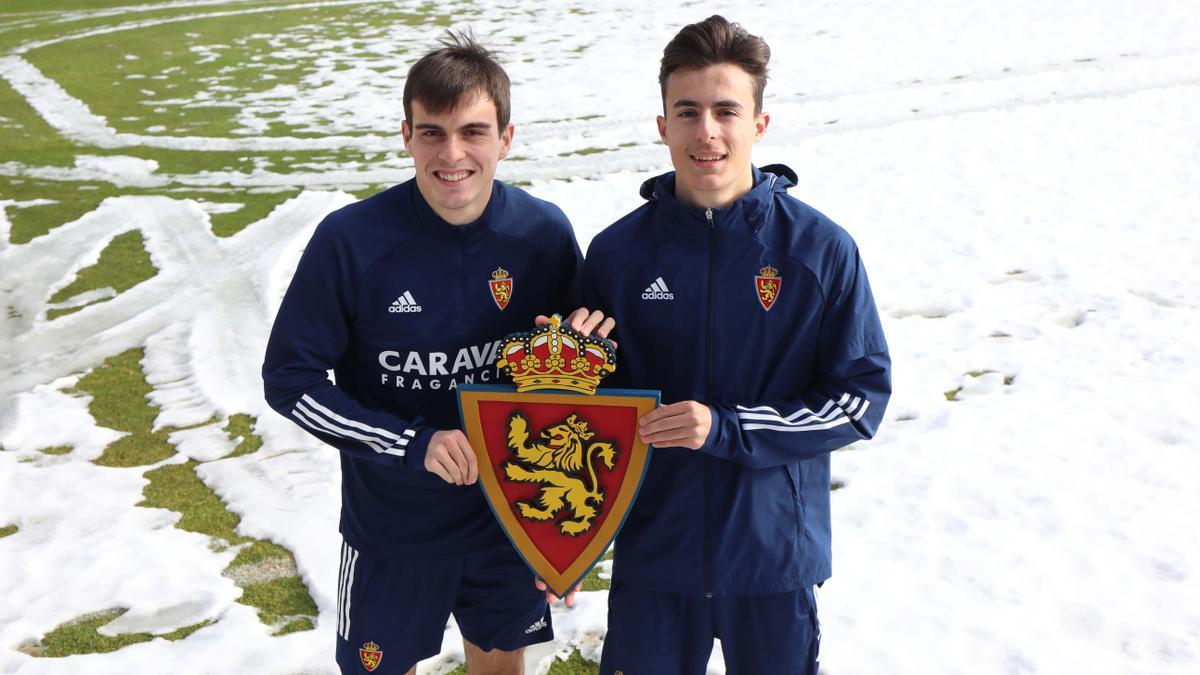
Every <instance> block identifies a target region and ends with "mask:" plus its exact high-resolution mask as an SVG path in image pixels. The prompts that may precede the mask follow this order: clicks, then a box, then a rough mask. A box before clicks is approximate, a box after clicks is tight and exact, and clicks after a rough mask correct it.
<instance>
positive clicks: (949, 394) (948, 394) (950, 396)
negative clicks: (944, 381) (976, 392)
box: [942, 387, 962, 401]
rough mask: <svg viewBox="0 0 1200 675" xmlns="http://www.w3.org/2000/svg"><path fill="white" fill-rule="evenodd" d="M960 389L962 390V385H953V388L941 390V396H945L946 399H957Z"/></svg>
mask: <svg viewBox="0 0 1200 675" xmlns="http://www.w3.org/2000/svg"><path fill="white" fill-rule="evenodd" d="M960 391H962V387H955V388H953V389H951V390H950V391H944V392H942V396H945V397H946V400H947V401H957V400H958V392H960Z"/></svg>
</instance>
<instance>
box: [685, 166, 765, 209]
mask: <svg viewBox="0 0 1200 675" xmlns="http://www.w3.org/2000/svg"><path fill="white" fill-rule="evenodd" d="M744 175H745V179H744V180H739V181H738V182H737V183H734V184H733V185H728V186H726V187H725V188H723V189H721V190H696V189H693V188H692V187H690V186H687V185H683V184H682V183H680V182H679V180H678V176H679V174H678V173H676V174H675V176H676V180H675V197H676V198H677V199H679V201H681V202H683V203H684V204H686V205H687V206H690V207H692V208H699V209H727V208H729V207H730V206H732V205H733V203H734V202H736V201H737V200H739V199H741V198H742V197H743V196H745V194H746V193H747V192H749V191H750V189H751V188H753V187H754V176H753V175H752V174H751V172H750V169H749V168H748V167H747V169H746V171H745V174H744Z"/></svg>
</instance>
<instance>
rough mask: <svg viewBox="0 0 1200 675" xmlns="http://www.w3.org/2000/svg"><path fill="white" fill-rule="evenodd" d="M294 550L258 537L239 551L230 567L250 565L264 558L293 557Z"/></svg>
mask: <svg viewBox="0 0 1200 675" xmlns="http://www.w3.org/2000/svg"><path fill="white" fill-rule="evenodd" d="M291 557H292V552H291V551H289V550H287V549H286V548H284V547H282V546H280V545H279V544H276V543H275V542H272V541H267V540H266V539H256V540H254V541H253V542H251V543H250V544H249V545H248V546H246V547H245V548H243V549H242V550H240V551H238V554H237V556H236V557H235V558H234V559H233V562H231V563H229V567H230V568H234V567H241V566H242V565H250V564H253V563H256V562H262V561H264V560H271V559H273V558H291Z"/></svg>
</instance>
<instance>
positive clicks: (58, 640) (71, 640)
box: [37, 609, 154, 658]
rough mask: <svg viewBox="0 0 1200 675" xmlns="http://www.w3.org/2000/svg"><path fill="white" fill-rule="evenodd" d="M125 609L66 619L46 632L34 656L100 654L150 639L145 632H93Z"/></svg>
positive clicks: (52, 656) (54, 656) (151, 636)
mask: <svg viewBox="0 0 1200 675" xmlns="http://www.w3.org/2000/svg"><path fill="white" fill-rule="evenodd" d="M127 611H129V610H126V609H117V610H110V611H107V612H101V613H99V614H96V615H94V616H92V617H90V618H87V619H83V620H77V621H69V622H67V623H65V624H63V625H61V626H58V627H57V628H55V629H54V630H52V631H50V632H49V633H46V635H45V637H43V638H42V642H41V644H40V645H39V646H40V649H39V652H40V653H38V654H37V655H38V656H47V657H51V658H56V657H61V656H70V655H72V654H103V653H107V652H115V651H117V650H118V649H120V648H122V647H128V646H129V645H133V644H137V643H139V642H149V641H150V640H153V639H154V636H153V635H150V634H149V633H127V634H125V635H117V636H115V637H109V636H107V635H101V634H99V633H97V632H96V629H97V628H99V627H101V626H103V625H104V624H106V623H108V622H109V621H112V620H113V619H116V618H117V617H119V616H121V615H122V614H124V613H125V612H127Z"/></svg>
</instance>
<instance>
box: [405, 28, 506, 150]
mask: <svg viewBox="0 0 1200 675" xmlns="http://www.w3.org/2000/svg"><path fill="white" fill-rule="evenodd" d="M438 42H439V44H441V45H442V47H441V49H438V50H436V51H432V52H430V53H428V54H426V55H425V56H422V57H421V58H420V59H419V60H418V61H417V62H416V63H414V64H413V65H412V68H410V69H409V70H408V79H407V80H406V81H405V82H404V117H405V119H407V120H408V121H409V124H410V125H411V124H412V116H413V112H412V102H413V101H414V100H415V101H420V102H421V105H422V106H423V107H424V108H425V109H426V110H428V111H429V112H432V113H443V112H447V111H449V110H453V109H454V108H455V107H456V106H458V105H459V104H460V103H469V102H470V100H469V99H470V97H472V96H475V95H480V94H482V95H484V96H487V97H488V98H490V99H492V103H494V104H495V105H496V124H497V125H498V127H499V128H498V129H497V132H498V133H504V128H505V127H507V126H508V118H509V113H510V112H511V103H510V100H509V88H510V84H509V80H508V73H506V72H504V68H503V67H501V66H500V63H499V61H497V60H496V55H495V53H493V52H492V51H490V50H488V49H486V48H485V47H484V46H483V45H481V44H479V43H478V42H476V41H475V37H474V36H473V35H472V34H471V33H469V32H455V31H451V30H448V31H446V35H445V37H443V38H442V39H441V40H439V41H438Z"/></svg>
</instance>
